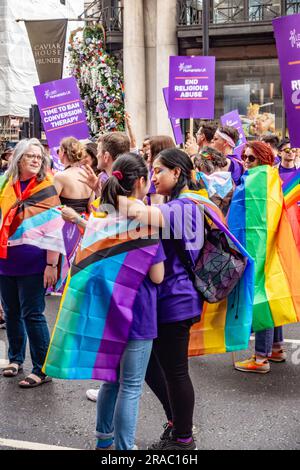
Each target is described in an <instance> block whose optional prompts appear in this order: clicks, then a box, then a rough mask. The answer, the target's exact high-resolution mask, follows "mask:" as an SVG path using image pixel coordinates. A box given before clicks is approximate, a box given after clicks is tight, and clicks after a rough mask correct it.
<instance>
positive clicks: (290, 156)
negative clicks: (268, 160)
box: [276, 139, 300, 182]
mask: <svg viewBox="0 0 300 470" xmlns="http://www.w3.org/2000/svg"><path fill="white" fill-rule="evenodd" d="M279 151H280V153H281V162H279V163H278V164H277V165H276V166H277V168H278V169H279V174H280V177H281V179H282V181H283V182H284V181H285V180H286V179H287V178H288V177H289V176H290V175H291V174H292V173H294V172H295V171H299V172H300V169H298V168H297V164H296V156H297V149H296V148H291V143H290V141H289V139H284V140H283V141H282V142H281V144H280V145H279Z"/></svg>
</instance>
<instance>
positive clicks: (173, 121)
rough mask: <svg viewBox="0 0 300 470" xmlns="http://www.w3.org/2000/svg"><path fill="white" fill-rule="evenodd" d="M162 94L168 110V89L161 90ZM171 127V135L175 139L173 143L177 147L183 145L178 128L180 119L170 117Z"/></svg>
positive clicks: (179, 128) (179, 127)
mask: <svg viewBox="0 0 300 470" xmlns="http://www.w3.org/2000/svg"><path fill="white" fill-rule="evenodd" d="M163 94H164V99H165V103H166V107H167V109H169V88H168V87H166V88H163ZM170 122H171V126H172V129H173V134H174V138H175V142H176V144H177V145H181V144H183V142H184V141H183V137H182V131H181V126H180V119H176V118H173V117H171V118H170Z"/></svg>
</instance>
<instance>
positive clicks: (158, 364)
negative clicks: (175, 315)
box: [146, 319, 195, 438]
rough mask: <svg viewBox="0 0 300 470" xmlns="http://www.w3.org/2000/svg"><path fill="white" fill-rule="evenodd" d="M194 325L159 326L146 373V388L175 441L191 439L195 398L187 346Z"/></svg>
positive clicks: (182, 323)
mask: <svg viewBox="0 0 300 470" xmlns="http://www.w3.org/2000/svg"><path fill="white" fill-rule="evenodd" d="M194 322H195V319H189V320H183V321H179V322H176V323H166V324H163V325H159V327H158V338H157V339H156V340H154V343H153V350H152V354H151V358H150V362H149V365H148V369H147V374H146V382H147V384H148V386H149V387H150V388H151V390H152V391H153V392H154V394H155V395H156V396H157V398H158V399H159V401H160V402H161V404H162V405H163V408H164V410H165V413H166V415H167V419H168V420H169V421H172V422H173V425H174V428H173V436H174V437H179V438H189V437H191V436H192V428H193V411H194V404H195V395H194V388H193V384H192V381H191V378H190V376H189V370H188V345H189V338H190V328H191V326H192V325H193V323H194Z"/></svg>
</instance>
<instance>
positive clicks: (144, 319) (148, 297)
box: [129, 242, 166, 340]
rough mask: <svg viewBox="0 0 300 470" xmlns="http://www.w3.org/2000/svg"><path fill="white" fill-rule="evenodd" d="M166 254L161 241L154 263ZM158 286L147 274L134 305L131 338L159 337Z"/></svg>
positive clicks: (161, 259)
mask: <svg viewBox="0 0 300 470" xmlns="http://www.w3.org/2000/svg"><path fill="white" fill-rule="evenodd" d="M165 259H166V256H165V252H164V249H163V246H162V244H161V242H159V246H158V250H157V253H156V255H155V256H154V257H153V259H152V266H153V265H154V264H157V263H160V262H162V261H165ZM157 287H158V284H154V283H153V282H152V281H151V279H150V277H149V276H148V275H147V276H146V277H145V279H144V281H143V282H142V284H141V286H140V288H139V290H138V293H137V296H136V298H135V302H134V305H133V321H132V325H131V330H130V334H129V339H131V340H133V339H154V338H156V337H157Z"/></svg>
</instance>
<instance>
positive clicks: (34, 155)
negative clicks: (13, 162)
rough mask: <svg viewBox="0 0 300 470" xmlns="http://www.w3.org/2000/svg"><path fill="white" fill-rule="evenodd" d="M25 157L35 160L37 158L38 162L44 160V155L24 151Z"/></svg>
mask: <svg viewBox="0 0 300 470" xmlns="http://www.w3.org/2000/svg"><path fill="white" fill-rule="evenodd" d="M23 157H26V158H27V159H28V160H34V159H35V158H36V159H37V161H38V162H41V161H42V160H43V157H42V155H36V154H35V153H24V155H23Z"/></svg>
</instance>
